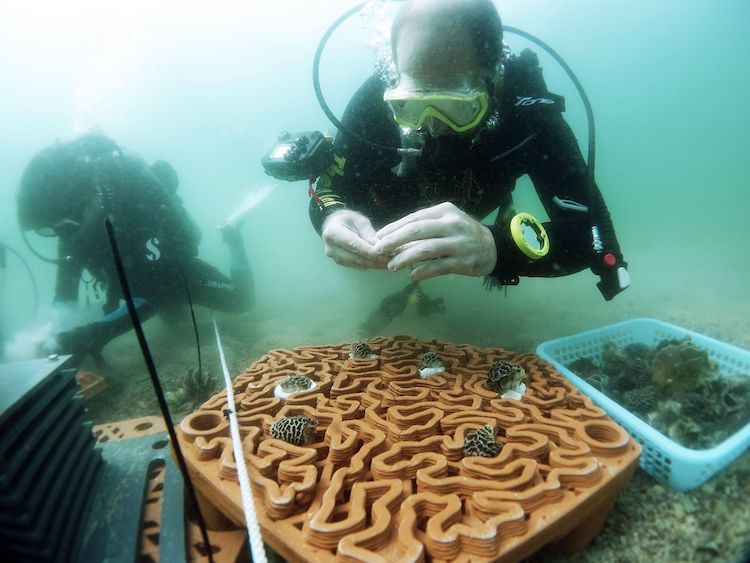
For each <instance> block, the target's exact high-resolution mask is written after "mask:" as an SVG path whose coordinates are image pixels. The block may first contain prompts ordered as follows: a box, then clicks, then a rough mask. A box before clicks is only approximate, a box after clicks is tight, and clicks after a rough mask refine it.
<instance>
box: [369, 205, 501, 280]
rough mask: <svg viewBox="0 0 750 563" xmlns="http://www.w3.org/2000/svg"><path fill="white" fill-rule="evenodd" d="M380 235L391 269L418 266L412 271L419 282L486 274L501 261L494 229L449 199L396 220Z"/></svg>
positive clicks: (381, 247) (378, 233) (412, 276)
mask: <svg viewBox="0 0 750 563" xmlns="http://www.w3.org/2000/svg"><path fill="white" fill-rule="evenodd" d="M376 236H377V238H379V239H380V243H379V244H378V245H377V246H376V249H377V250H378V252H380V253H381V254H382V255H383V256H390V257H391V258H390V261H389V262H388V269H389V270H391V271H393V272H395V271H397V270H401V269H403V268H407V267H409V266H416V267H415V268H414V269H413V270H412V272H411V279H413V280H415V281H419V280H426V279H428V278H433V277H435V276H442V275H445V274H462V275H465V276H486V275H487V274H489V273H490V272H492V270H494V269H495V264H496V262H497V249H496V247H495V239H494V238H493V237H492V233H491V232H490V230H489V229H488V228H487V227H485V226H484V225H482V224H481V223H479V222H478V221H476V220H475V219H473V218H472V217H470V216H469V215H467V214H466V213H464V212H463V211H461V210H460V209H459V208H458V207H456V206H455V205H453V204H452V203H448V202H445V203H440V204H438V205H435V206H433V207H429V208H427V209H421V210H419V211H416V212H414V213H411V214H409V215H407V216H406V217H404V218H402V219H399V220H398V221H394V222H393V223H391V224H389V225H386V226H385V227H383V228H382V229H380V230H379V231H378V232H377V233H376ZM420 263H421V264H420ZM417 264H419V265H417Z"/></svg>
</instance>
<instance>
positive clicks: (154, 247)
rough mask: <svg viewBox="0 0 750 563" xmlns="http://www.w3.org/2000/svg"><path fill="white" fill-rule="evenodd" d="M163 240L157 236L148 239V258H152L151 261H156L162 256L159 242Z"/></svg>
mask: <svg viewBox="0 0 750 563" xmlns="http://www.w3.org/2000/svg"><path fill="white" fill-rule="evenodd" d="M160 242H161V241H160V240H159V239H158V238H156V237H153V238H150V239H148V240H147V241H146V250H148V252H146V260H150V261H151V262H156V261H157V260H158V259H159V258H161V251H160V250H159V243H160Z"/></svg>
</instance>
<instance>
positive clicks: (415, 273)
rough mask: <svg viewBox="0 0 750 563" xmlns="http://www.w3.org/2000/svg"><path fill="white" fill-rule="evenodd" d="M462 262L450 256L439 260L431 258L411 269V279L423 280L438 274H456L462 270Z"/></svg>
mask: <svg viewBox="0 0 750 563" xmlns="http://www.w3.org/2000/svg"><path fill="white" fill-rule="evenodd" d="M460 268H461V263H460V260H458V259H457V258H454V257H452V256H449V257H447V258H439V259H437V260H430V261H428V262H423V263H422V264H420V265H419V266H417V267H416V268H414V269H413V270H412V271H411V279H413V280H414V281H422V280H427V279H430V278H434V277H437V276H445V275H447V274H455V273H458V272H459V271H460Z"/></svg>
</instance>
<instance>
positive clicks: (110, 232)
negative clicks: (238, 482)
mask: <svg viewBox="0 0 750 563" xmlns="http://www.w3.org/2000/svg"><path fill="white" fill-rule="evenodd" d="M104 227H105V229H106V230H107V238H108V239H109V246H110V249H111V250H112V259H113V260H114V263H115V269H116V270H117V277H118V279H119V280H120V287H121V288H122V295H123V298H124V299H125V303H126V304H127V307H128V313H129V314H130V320H131V321H132V323H133V329H134V330H135V334H136V336H137V337H138V345H139V346H140V347H141V352H142V353H143V361H144V362H145V363H146V367H147V368H148V373H149V376H150V377H151V384H152V385H153V386H154V392H155V393H156V400H157V401H158V402H159V409H160V410H161V414H162V416H163V417H164V422H165V423H166V424H167V432H168V433H169V439H170V440H171V442H172V447H173V448H174V454H175V457H176V458H177V464H178V465H179V467H180V472H181V473H182V477H183V480H184V482H185V488H186V489H187V491H188V498H189V499H190V503H191V505H192V508H193V509H194V510H195V514H196V518H197V519H198V527H199V528H200V530H201V536H203V542H204V543H205V544H206V553H207V556H208V560H209V562H210V563H213V556H212V554H211V543H210V542H209V540H208V530H207V529H206V522H205V521H204V520H203V513H202V512H201V509H200V506H199V505H198V497H197V496H196V494H195V489H194V488H193V482H192V481H191V479H190V474H189V473H188V468H187V464H186V463H185V457H184V456H183V455H182V449H181V448H180V443H179V442H178V441H177V433H176V432H175V430H174V423H173V422H172V416H171V415H170V414H169V407H168V405H167V401H166V399H165V398H164V391H163V390H162V387H161V382H160V381H159V376H158V375H157V373H156V364H155V363H154V358H153V356H152V355H151V350H150V349H149V347H148V342H146V336H145V335H144V334H143V326H142V325H141V320H140V319H139V318H138V312H137V311H136V309H135V304H134V303H133V294H132V293H131V292H130V285H129V284H128V279H127V276H126V275H125V268H124V266H123V264H122V257H121V255H120V248H119V246H118V245H117V239H116V238H115V231H114V228H113V227H112V219H111V217H107V218H106V219H105V220H104Z"/></svg>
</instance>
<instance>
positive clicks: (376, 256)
mask: <svg viewBox="0 0 750 563" xmlns="http://www.w3.org/2000/svg"><path fill="white" fill-rule="evenodd" d="M325 242H326V254H327V255H328V256H331V255H330V254H329V251H330V252H333V251H335V250H336V249H340V250H342V251H345V252H348V253H351V254H356V255H359V256H361V257H362V258H364V259H367V260H371V261H373V262H381V263H382V262H384V261H385V260H384V257H383V255H382V254H380V253H379V252H377V251H376V250H375V247H374V246H373V245H372V244H370V243H368V242H367V241H366V240H365V239H363V238H362V237H361V236H360V235H359V234H358V233H356V232H354V231H352V230H350V229H346V228H343V229H336V230H335V231H334V232H333V233H330V234H327V235H326V240H325Z"/></svg>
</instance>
